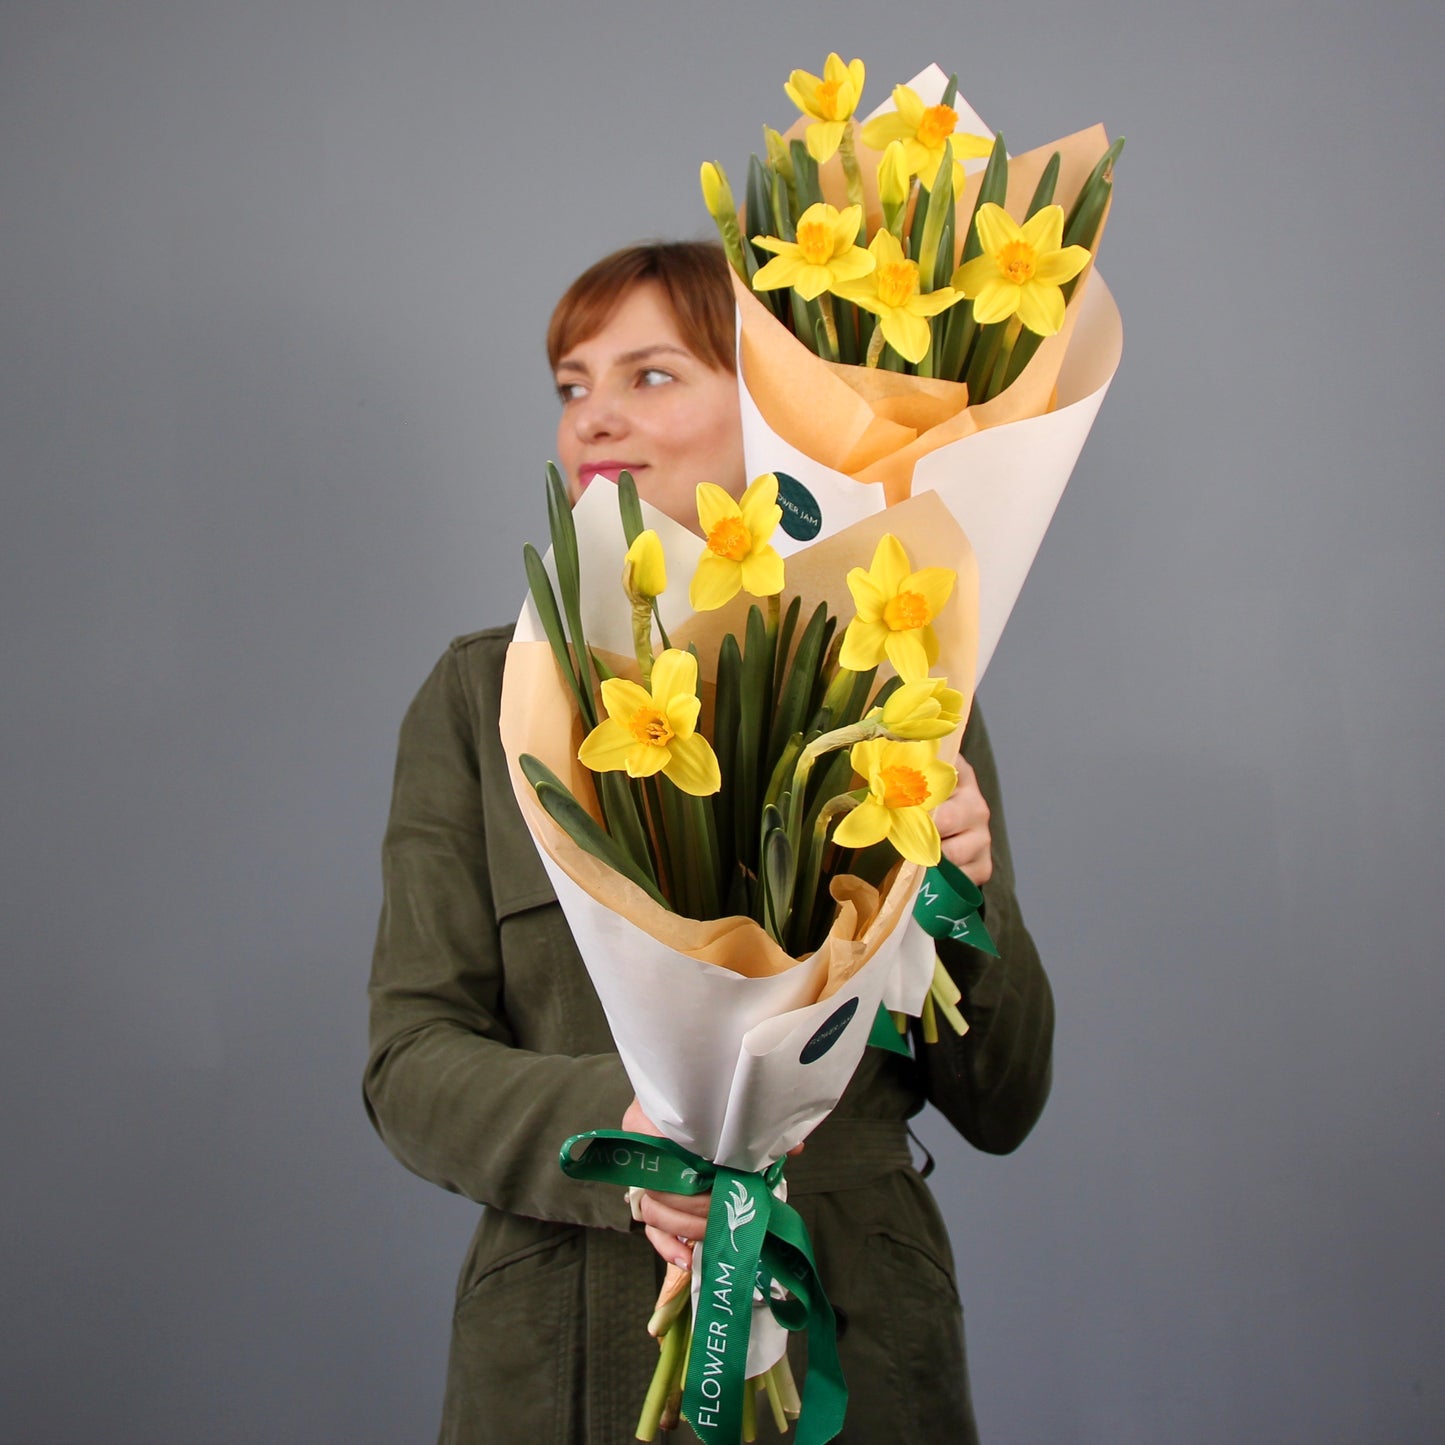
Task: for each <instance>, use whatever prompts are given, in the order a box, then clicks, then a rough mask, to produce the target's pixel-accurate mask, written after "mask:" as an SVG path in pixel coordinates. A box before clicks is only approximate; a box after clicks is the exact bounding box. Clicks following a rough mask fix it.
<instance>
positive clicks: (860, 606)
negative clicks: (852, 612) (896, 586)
mask: <svg viewBox="0 0 1445 1445" xmlns="http://www.w3.org/2000/svg"><path fill="white" fill-rule="evenodd" d="M845 580H846V581H847V583H848V590H849V592H851V593H852V594H853V606H854V607H855V608H856V609H857V611H858V615H859V616H860V617H866V618H867V619H868V620H869V621H870V622H876V621H877V620H878V619H879V618H880V617H881V616H882V615H883V604H884V602H885V601H886V600H887V599H886V598H885V597H884V595H883V593H882V592H880V591H879V590H878V584H877V583H876V582H875V581H874V580H873V579H872V578H871V577H870V576H869V575H868V573H867V572H865V571H864V570H863V568H861V567H851V568H849V570H848V576H847V578H846V579H845Z"/></svg>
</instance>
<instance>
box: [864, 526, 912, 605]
mask: <svg viewBox="0 0 1445 1445" xmlns="http://www.w3.org/2000/svg"><path fill="white" fill-rule="evenodd" d="M911 570H912V567H911V565H910V564H909V561H908V553H907V552H905V551H904V550H903V543H902V542H900V541H899V540H898V538H897V537H895V536H894V535H893V533H892V532H885V533H884V534H883V535H882V536H881V537H880V538H879V539H878V545H877V546H876V547H875V548H874V549H873V561H872V563H871V564H870V566H869V568H868V575H869V577H870V578H871V579H872V581H873V585H874V586H875V587H877V588H878V590H879V591H880V592H881V593H882V594H883V596H884V597H885V598H887V597H894V596H896V595H897V593H898V589H899V588H900V587H901V586H902V585H903V579H904V578H905V577H907V576H908V574H909V572H910V571H911Z"/></svg>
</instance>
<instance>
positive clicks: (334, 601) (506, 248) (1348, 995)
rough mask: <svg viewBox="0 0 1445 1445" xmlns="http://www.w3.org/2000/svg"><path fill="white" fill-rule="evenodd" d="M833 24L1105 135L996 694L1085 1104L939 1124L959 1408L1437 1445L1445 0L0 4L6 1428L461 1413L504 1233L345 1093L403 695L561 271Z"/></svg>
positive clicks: (355, 1065) (973, 95)
mask: <svg viewBox="0 0 1445 1445" xmlns="http://www.w3.org/2000/svg"><path fill="white" fill-rule="evenodd" d="M832 47H836V48H838V49H839V50H842V51H844V52H845V53H846V54H847V55H848V56H852V55H854V54H860V55H863V56H864V57H865V58H866V59H867V61H868V64H869V67H870V70H869V92H868V93H869V96H870V97H871V99H870V102H869V103H870V104H873V103H876V102H877V101H879V100H881V99H882V98H883V97H884V95H885V94H886V90H887V87H888V86H889V85H890V84H891V83H893V82H894V81H896V80H902V79H905V78H907V77H908V76H909V75H911V74H913V73H914V71H915V70H917V69H919V68H921V66H922V65H923V64H924V63H926V62H927V61H928V60H929V59H933V58H937V59H938V60H940V61H942V62H944V63H945V64H949V63H951V64H953V65H955V66H957V67H958V68H959V69H960V71H961V72H962V82H963V91H964V93H965V94H966V95H967V96H968V97H969V98H970V100H971V101H972V102H973V103H974V104H975V106H976V107H977V108H978V109H979V110H980V112H981V113H982V114H984V115H985V116H987V117H989V118H990V119H991V120H992V121H993V123H994V124H996V125H998V126H1000V127H1001V128H1002V129H1003V130H1004V133H1005V135H1006V136H1007V138H1008V140H1009V142H1010V144H1011V146H1012V148H1013V149H1015V150H1022V149H1027V148H1029V147H1031V146H1033V145H1036V144H1039V143H1042V142H1044V141H1047V140H1049V139H1052V138H1053V137H1055V136H1057V135H1061V134H1064V133H1067V132H1068V131H1071V130H1073V129H1076V128H1078V127H1079V126H1082V125H1085V124H1088V123H1091V122H1093V121H1095V120H1102V121H1104V122H1105V123H1106V125H1107V126H1108V127H1109V129H1110V131H1111V132H1113V133H1116V134H1117V133H1123V134H1126V135H1127V136H1128V137H1129V147H1128V149H1127V151H1126V153H1125V157H1124V162H1123V165H1122V166H1121V169H1120V173H1119V174H1120V190H1119V198H1120V203H1119V205H1118V206H1117V207H1116V209H1115V212H1114V218H1113V222H1112V225H1111V228H1110V231H1109V234H1108V237H1107V240H1106V243H1105V251H1104V256H1103V260H1102V270H1103V272H1104V274H1105V275H1106V277H1107V278H1108V281H1109V283H1110V285H1111V286H1112V287H1113V289H1114V291H1115V293H1116V295H1117V296H1118V299H1119V302H1120V305H1121V307H1122V309H1123V312H1124V316H1125V325H1126V341H1125V359H1124V366H1123V369H1122V371H1121V372H1120V375H1119V377H1118V380H1117V382H1116V383H1115V386H1114V390H1113V393H1112V395H1111V396H1110V398H1109V401H1108V403H1107V405H1106V407H1105V409H1104V411H1103V414H1102V416H1101V418H1100V421H1099V423H1098V426H1097V428H1096V430H1095V433H1094V436H1093V438H1092V439H1091V441H1090V442H1089V445H1088V447H1087V449H1086V451H1085V454H1084V457H1083V460H1082V462H1081V464H1080V466H1079V469H1078V471H1077V473H1076V474H1075V477H1074V481H1073V484H1072V486H1071V489H1070V491H1069V492H1068V494H1067V496H1066V497H1065V499H1064V502H1063V505H1062V507H1061V509H1060V511H1059V514H1058V517H1057V520H1056V522H1055V524H1054V527H1053V530H1052V532H1051V533H1050V535H1049V538H1048V540H1047V542H1046V543H1045V545H1044V548H1043V550H1042V552H1041V554H1040V556H1039V559H1038V563H1037V566H1036V568H1035V571H1034V574H1033V576H1032V577H1031V579H1030V581H1029V583H1028V585H1027V587H1026V588H1025V591H1024V594H1023V597H1022V599H1021V601H1020V603H1019V606H1018V609H1017V611H1016V612H1015V614H1014V617H1013V620H1012V622H1011V624H1010V626H1009V629H1008V631H1007V632H1006V633H1005V635H1004V639H1003V643H1002V646H1001V648H1000V651H999V653H998V656H997V660H996V662H995V664H994V667H993V670H992V672H991V674H990V676H989V678H988V679H987V681H986V683H985V686H984V689H983V699H984V703H985V706H986V708H987V711H988V715H989V718H990V722H991V726H992V729H993V732H994V735H995V738H996V740H997V744H998V752H999V755H1000V760H1001V764H1002V767H1003V773H1004V778H1005V782H1006V793H1007V801H1008V808H1009V815H1010V822H1011V825H1012V829H1013V832H1014V836H1015V839H1016V851H1017V855H1018V867H1019V876H1020V880H1021V882H1020V891H1021V894H1022V897H1023V901H1024V905H1025V908H1026V911H1027V915H1028V917H1029V919H1030V922H1031V924H1032V927H1033V929H1034V932H1035V934H1036V936H1037V937H1038V939H1039V942H1040V945H1041V947H1042V950H1043V953H1044V956H1045V958H1046V960H1047V962H1048V964H1049V966H1050V968H1051V971H1052V976H1053V980H1054V985H1055V988H1056V991H1057V995H1058V1003H1059V1018H1060V1027H1059V1037H1058V1057H1057V1079H1056V1085H1055V1097H1054V1099H1053V1102H1052V1103H1051V1105H1050V1107H1049V1110H1048V1112H1047V1113H1046V1115H1045V1117H1044V1119H1043V1121H1042V1123H1041V1125H1040V1126H1039V1128H1038V1130H1037V1132H1036V1133H1035V1135H1034V1136H1033V1137H1032V1138H1031V1139H1030V1140H1029V1142H1028V1144H1027V1145H1026V1146H1025V1147H1024V1149H1023V1151H1022V1152H1021V1153H1020V1154H1018V1155H1017V1156H1015V1157H1012V1158H1009V1159H1006V1160H996V1159H991V1158H986V1157H984V1156H981V1155H976V1154H973V1153H972V1152H970V1151H968V1150H967V1149H966V1147H965V1146H963V1145H962V1144H960V1143H959V1142H958V1141H956V1140H953V1139H947V1138H945V1137H944V1135H943V1132H942V1131H941V1130H940V1129H939V1128H938V1127H937V1124H936V1123H935V1124H934V1125H932V1126H931V1127H930V1128H929V1131H928V1138H929V1139H930V1142H931V1143H933V1144H934V1146H935V1148H936V1149H937V1151H938V1152H939V1154H940V1157H941V1166H940V1170H939V1175H938V1180H939V1187H940V1193H941V1195H942V1197H943V1199H944V1200H945V1204H946V1208H947V1211H948V1215H949V1219H950V1222H951V1227H952V1232H953V1237H954V1240H955V1244H956V1248H957V1252H958V1256H959V1262H960V1271H961V1276H962V1281H963V1288H964V1293H965V1300H966V1304H967V1307H968V1311H969V1344H970V1350H971V1354H972V1361H973V1372H974V1379H975V1389H976V1394H977V1400H978V1410H979V1415H980V1418H981V1422H982V1426H983V1429H984V1432H985V1438H986V1439H987V1440H989V1441H991V1442H1011V1441H1012V1442H1075V1441H1078V1442H1089V1441H1100V1442H1103V1441H1108V1442H1158V1441H1164V1440H1168V1441H1171V1442H1176V1441H1177V1442H1188V1441H1200V1442H1203V1441H1210V1442H1217V1441H1270V1442H1273V1441H1299V1442H1311V1445H1318V1442H1334V1441H1352V1442H1353V1441H1382V1442H1399V1441H1425V1440H1430V1439H1439V1438H1441V1434H1442V1431H1445V1409H1442V1403H1441V1378H1440V1342H1441V1332H1440V1324H1439V1311H1440V1300H1441V1298H1442V1295H1445V1277H1442V1274H1445V1272H1442V1264H1441V1260H1442V1247H1441V1244H1440V1242H1439V1237H1438V1229H1439V1221H1440V1219H1441V1217H1442V1215H1445V1164H1442V1151H1441V1148H1440V1143H1441V1115H1440V1101H1441V1096H1442V1083H1445V1079H1442V1065H1441V1056H1442V1051H1441V1049H1440V1046H1439V1042H1438V1034H1439V1029H1440V1024H1441V1019H1442V1007H1441V1006H1442V1003H1445V980H1442V970H1441V967H1440V964H1441V954H1442V949H1441V944H1440V932H1441V930H1440V923H1439V902H1440V894H1441V882H1442V878H1441V870H1440V866H1439V857H1440V849H1441V845H1442V842H1445V836H1442V822H1441V818H1442V802H1445V799H1442V788H1441V774H1440V767H1439V763H1438V747H1439V736H1440V732H1441V725H1440V718H1441V715H1442V707H1445V675H1442V661H1441V647H1440V625H1439V624H1440V619H1441V615H1442V605H1441V604H1442V600H1445V599H1442V568H1441V561H1440V559H1441V553H1442V542H1445V537H1442V525H1441V524H1442V510H1445V509H1442V501H1441V486H1440V475H1439V472H1440V467H1439V461H1438V458H1439V457H1440V456H1441V455H1442V452H1445V426H1442V407H1441V403H1440V381H1439V371H1440V364H1441V359H1442V358H1441V345H1440V336H1441V323H1442V320H1445V316H1442V309H1445V308H1442V296H1445V288H1442V286H1441V284H1440V280H1439V271H1438V268H1439V265H1440V261H1439V255H1440V236H1441V223H1442V220H1445V214H1442V205H1441V201H1440V198H1439V197H1440V182H1439V177H1440V175H1441V174H1442V172H1445V145H1442V139H1441V128H1440V123H1439V78H1438V76H1439V70H1440V66H1441V62H1442V61H1445V12H1442V9H1441V7H1440V6H1439V5H1438V4H1436V3H1426V0H1420V3H1413V4H1411V3H1393V4H1379V5H1374V6H1367V5H1365V4H1363V3H1356V4H1338V3H1327V0H1326V3H1321V0H1311V3H1304V0H1294V3H1283V0H1275V3H1267V4H1261V3H1259V0H1216V3H1212V4H1210V5H1208V6H1207V7H1203V6H1198V5H1186V6H1175V7H1168V6H1161V5H1159V4H1158V3H1157V0H1094V3H1091V4H1088V5H1063V4H1059V3H1057V0H1055V3H1048V4H1046V3H1041V0H1012V3H1009V4H1006V5H993V6H988V7H985V6H983V5H980V4H970V5H965V6H962V7H960V6H957V5H953V4H944V3H942V0H914V3H912V4H909V5H906V6H899V7H896V8H887V7H880V6H878V5H876V4H873V3H864V0H836V3H833V4H830V5H829V6H827V7H809V6H804V5H799V4H783V3H780V0H771V3H768V4H762V3H738V4H734V5H733V6H732V7H731V8H730V9H729V10H728V11H726V12H724V11H723V10H722V9H721V8H716V9H707V8H704V7H702V6H699V5H692V4H686V3H683V0H673V3H668V4H655V3H642V0H631V3H623V0H610V3H600V0H593V3H587V4H583V3H572V4H568V5H555V6H554V5H545V4H536V5H533V6H532V7H530V8H529V9H527V10H526V11H525V12H524V11H523V10H522V9H521V8H520V7H512V8H509V9H508V10H507V11H506V12H504V13H489V12H488V8H487V7H486V6H484V5H482V4H477V3H473V4H467V5H445V4H433V3H428V4H412V5H409V6H407V7H405V8H403V7H401V6H385V5H381V4H344V3H310V4H300V5H295V4H286V5H282V4H240V3H236V4H231V5H225V6H223V5H220V4H180V3H173V4H152V3H134V0H132V3H124V4H121V3H112V4H100V3H90V4H69V3H45V4H17V3H5V4H3V5H0V206H3V209H0V438H3V450H0V459H3V463H0V464H3V488H4V490H3V544H4V563H3V571H0V614H3V619H4V631H3V643H0V645H3V656H0V662H3V677H4V701H3V719H4V722H3V732H0V769H3V784H0V786H3V793H0V816H3V855H0V899H3V918H4V939H5V972H4V983H5V987H4V994H3V998H4V1015H3V1017H4V1035H3V1044H0V1086H3V1098H4V1101H5V1103H4V1108H3V1110H0V1149H3V1158H4V1185H3V1195H0V1215H3V1240H4V1243H3V1246H0V1249H3V1254H0V1279H3V1288H0V1330H3V1334H0V1402H3V1403H0V1435H3V1438H4V1439H5V1440H6V1441H26V1442H91V1441H106V1442H146V1445H154V1442H168V1441H175V1442H211V1441H214V1442H256V1441H266V1442H272V1441H275V1442H283V1441H284V1442H293V1441H294V1442H332V1441H334V1442H343V1441H344V1442H372V1441H375V1442H384V1441H412V1440H423V1439H427V1438H429V1437H430V1436H431V1435H432V1433H433V1431H434V1429H435V1420H436V1412H437V1406H438V1401H439V1395H440V1388H441V1379H442V1370H443V1363H444V1356H445V1349H446V1342H447V1334H448V1319H449V1308H450V1295H451V1289H452V1283H453V1276H454V1271H455V1269H456V1267H457V1265H458V1262H459V1260H460V1256H461V1252H462V1248H463V1242H464V1238H465V1236H466V1235H467V1233H468V1231H469V1229H470V1226H471V1223H472V1221H473V1218H474V1216H475V1209H474V1206H471V1205H469V1204H468V1203H466V1202H465V1201H462V1200H458V1199H455V1198H452V1197H450V1196H447V1195H445V1194H443V1193H442V1192H441V1191H440V1190H437V1189H435V1188H433V1187H431V1186H430V1185H427V1184H425V1183H423V1182H422V1181H420V1180H417V1179H415V1178H413V1177H411V1176H410V1175H408V1174H406V1173H405V1172H403V1170H402V1169H401V1168H400V1167H399V1166H397V1165H396V1164H395V1163H394V1162H393V1161H392V1160H391V1159H390V1158H389V1156H387V1155H386V1154H385V1152H384V1150H383V1149H382V1147H381V1145H380V1144H379V1143H378V1142H377V1140H376V1139H375V1138H374V1137H373V1136H372V1135H371V1133H370V1130H369V1128H368V1126H367V1124H366V1121H365V1119H364V1117H363V1114H362V1109H361V1100H360V1086H359V1077H360V1072H361V1066H362V1061H363V1053H364V1045H363V1038H364V1026H365V1005H364V996H363V985H364V981H365V975H366V970H367V964H368V956H369V949H370V942H371V934H372V929H373V926H374V919H375V911H376V907H377V902H378V893H379V883H378V868H377V850H378V844H379V840H380V834H381V829H382V825H383V821H384V816H385V809H386V801H387V792H388V786H389V775H390V768H391V754H392V749H393V746H394V741H395V733H396V727H397V724H398V722H399V720H400V717H401V713H402V711H403V709H404V707H405V705H406V703H407V701H408V700H409V698H410V696H411V694H412V692H413V691H414V690H415V688H416V687H417V686H418V685H419V684H420V682H421V680H422V678H423V677H424V676H425V674H426V672H427V670H428V669H429V667H430V665H431V663H432V661H433V659H434V658H435V656H436V655H437V653H438V652H439V651H440V650H441V648H442V647H443V646H444V645H445V643H446V641H447V639H448V638H449V637H451V636H452V635H453V634H455V633H458V632H463V631H467V630H470V629H471V628H473V627H476V626H482V625H486V624H489V623H492V622H495V621H499V620H504V619H506V618H507V617H509V616H511V615H513V613H514V612H515V610H516V606H517V603H518V600H519V597H520V593H521V587H522V578H521V569H520V565H519V549H520V547H521V544H522V542H523V540H524V539H527V538H538V537H540V536H541V535H542V533H543V529H544V520H543V509H542V507H541V504H540V491H539V487H538V481H539V478H540V469H541V464H542V462H543V461H544V460H545V458H546V457H547V456H548V455H549V454H550V452H551V450H552V437H553V428H554V425H555V403H554V401H553V399H552V397H551V394H550V388H549V378H548V376H547V373H546V369H545V362H544V360H543V357H542V352H541V333H542V328H543V324H544V321H545V318H546V315H547V313H548V310H549V308H550V305H551V303H552V301H553V300H554V298H555V296H556V294H557V293H558V291H559V290H560V289H561V287H562V285H563V284H564V283H565V282H566V281H567V280H568V279H569V278H570V277H571V276H572V275H573V274H574V273H575V272H576V271H577V270H579V269H580V268H581V267H582V266H583V265H584V264H585V263H587V262H589V261H590V260H592V259H593V258H594V257H595V256H596V255H598V254H600V253H602V252H603V251H605V250H607V249H609V248H611V247H613V246H614V245H617V244H621V243H623V242H626V241H630V240H634V239H637V238H639V237H641V236H645V235H654V234H664V235H677V234H683V235H686V234H705V233H706V218H705V216H704V214H703V212H702V209H701V205H700V202H699V200H698V198H697V194H696V174H697V164H698V161H699V160H701V159H703V158H705V157H716V158H718V159H720V160H722V161H723V162H724V163H725V164H727V165H728V166H729V168H730V169H731V170H732V171H733V173H734V174H735V175H740V174H741V173H742V171H743V167H744V163H745V160H746V156H747V153H748V151H749V150H750V149H753V148H754V147H755V146H756V144H757V142H758V136H759V132H758V126H759V125H760V124H761V122H762V121H763V120H765V119H766V120H769V121H771V122H773V123H775V124H778V123H786V121H787V120H788V119H789V115H790V109H791V108H790V107H789V105H788V103H787V102H786V100H785V99H784V97H783V94H782V91H781V83H782V80H783V79H784V77H785V75H786V73H787V71H788V69H789V68H790V67H791V66H793V65H802V66H805V67H807V68H810V69H817V68H819V67H820V65H821V62H822V58H823V55H824V53H825V52H826V50H827V49H829V48H832ZM1432 1362H1433V1363H1432ZM940 1438H943V1437H942V1435H940Z"/></svg>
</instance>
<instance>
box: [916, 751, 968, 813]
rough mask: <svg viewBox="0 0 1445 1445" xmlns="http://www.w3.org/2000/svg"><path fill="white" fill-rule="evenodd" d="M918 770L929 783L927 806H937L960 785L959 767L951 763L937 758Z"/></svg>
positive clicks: (925, 804)
mask: <svg viewBox="0 0 1445 1445" xmlns="http://www.w3.org/2000/svg"><path fill="white" fill-rule="evenodd" d="M918 771H919V772H921V773H922V774H923V776H924V779H925V780H926V781H927V783H928V798H927V801H926V802H925V803H924V805H923V806H924V807H925V808H936V807H937V806H938V805H939V804H940V803H941V802H943V801H944V799H946V798H948V797H950V796H951V795H952V793H953V790H954V789H955V788H956V787H957V786H958V769H957V768H955V767H953V766H952V765H951V764H949V763H941V762H939V761H938V760H937V759H936V758H935V759H934V761H933V762H931V763H925V764H924V765H923V766H922V767H921V768H920V769H919V770H918Z"/></svg>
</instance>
